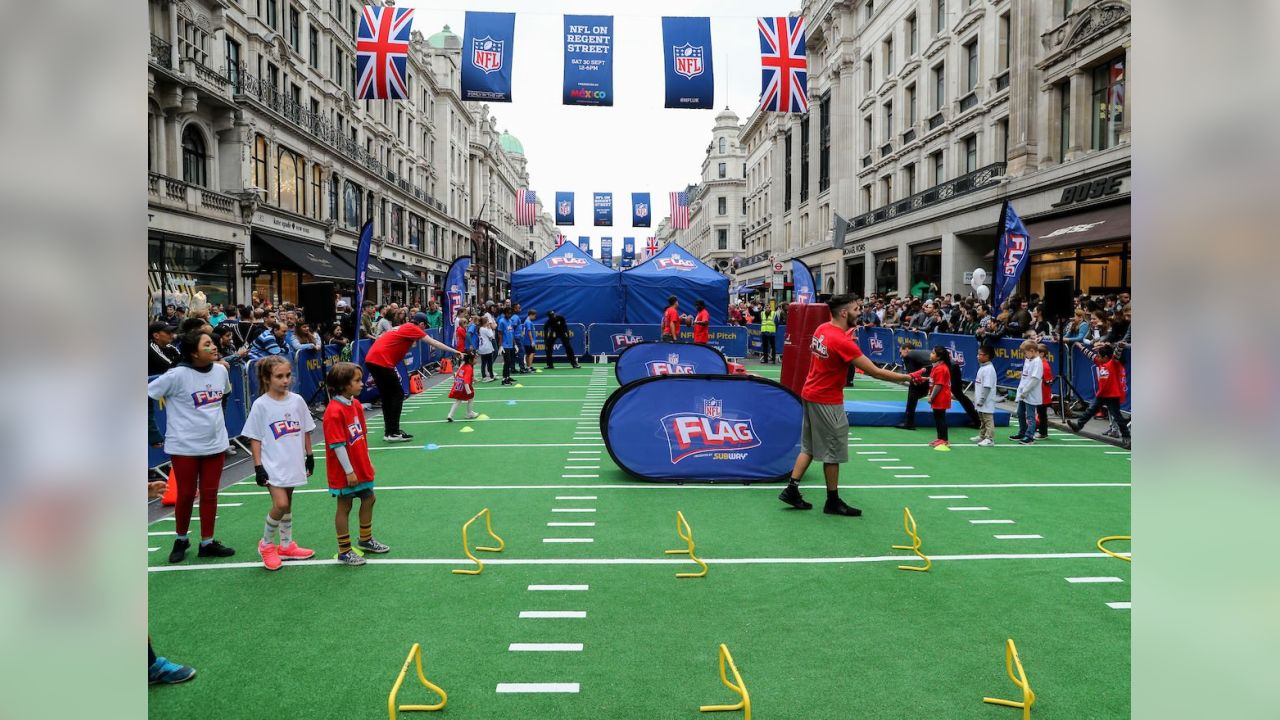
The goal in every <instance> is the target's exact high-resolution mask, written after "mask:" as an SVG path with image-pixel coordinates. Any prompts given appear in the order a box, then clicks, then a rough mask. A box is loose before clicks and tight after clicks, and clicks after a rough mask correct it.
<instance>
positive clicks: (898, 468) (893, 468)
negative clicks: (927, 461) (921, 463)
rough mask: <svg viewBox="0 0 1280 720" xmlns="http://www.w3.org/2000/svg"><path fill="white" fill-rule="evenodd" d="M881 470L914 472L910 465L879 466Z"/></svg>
mask: <svg viewBox="0 0 1280 720" xmlns="http://www.w3.org/2000/svg"><path fill="white" fill-rule="evenodd" d="M880 469H881V470H915V467H914V466H912V465H881V466H880Z"/></svg>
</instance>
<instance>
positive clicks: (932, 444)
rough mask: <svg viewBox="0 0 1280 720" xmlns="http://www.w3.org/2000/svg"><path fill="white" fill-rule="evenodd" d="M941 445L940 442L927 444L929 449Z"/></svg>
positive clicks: (935, 441)
mask: <svg viewBox="0 0 1280 720" xmlns="http://www.w3.org/2000/svg"><path fill="white" fill-rule="evenodd" d="M941 444H942V441H941V440H934V441H933V442H931V443H929V447H938V446H939V445H941Z"/></svg>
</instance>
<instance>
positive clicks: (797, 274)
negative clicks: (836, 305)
mask: <svg viewBox="0 0 1280 720" xmlns="http://www.w3.org/2000/svg"><path fill="white" fill-rule="evenodd" d="M817 288H818V285H817V283H816V282H815V281H814V279H813V271H812V270H810V269H809V266H808V265H806V264H805V262H804V261H803V260H800V259H799V258H794V259H792V260H791V290H792V292H791V298H792V300H791V301H792V302H798V303H816V302H818V289H817Z"/></svg>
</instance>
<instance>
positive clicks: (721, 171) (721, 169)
mask: <svg viewBox="0 0 1280 720" xmlns="http://www.w3.org/2000/svg"><path fill="white" fill-rule="evenodd" d="M718 170H719V174H720V179H721V180H723V179H724V178H725V177H726V176H727V175H728V174H729V166H728V164H726V163H720V167H719V168H718Z"/></svg>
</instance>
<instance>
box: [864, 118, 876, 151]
mask: <svg viewBox="0 0 1280 720" xmlns="http://www.w3.org/2000/svg"><path fill="white" fill-rule="evenodd" d="M872 127H873V126H872V124H871V116H870V115H867V116H866V117H864V118H862V144H863V147H865V148H866V153H865V154H867V155H870V154H871V148H872V147H874V146H875V143H876V140H875V136H874V135H873V134H872Z"/></svg>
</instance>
